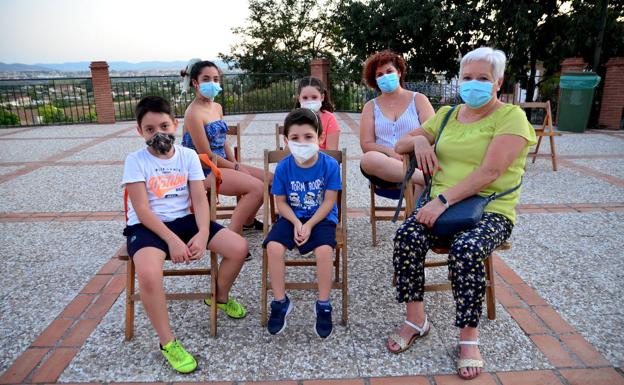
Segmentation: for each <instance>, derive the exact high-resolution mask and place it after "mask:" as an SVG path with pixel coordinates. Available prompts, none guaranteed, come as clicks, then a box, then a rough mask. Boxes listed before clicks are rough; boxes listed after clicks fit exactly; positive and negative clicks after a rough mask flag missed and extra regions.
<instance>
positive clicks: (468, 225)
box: [393, 106, 522, 238]
mask: <svg viewBox="0 0 624 385" xmlns="http://www.w3.org/2000/svg"><path fill="white" fill-rule="evenodd" d="M456 107H457V106H453V107H452V108H451V109H450V110H449V111H448V112H447V113H446V116H445V117H444V120H443V121H442V125H441V126H440V131H439V132H438V136H437V137H436V140H435V143H434V145H433V151H434V153H435V149H436V147H437V144H438V140H440V136H441V135H442V131H444V127H446V124H447V123H448V120H449V117H450V116H451V113H452V112H453V110H454V109H455V108H456ZM416 166H417V165H416V159H415V158H412V159H410V164H409V167H408V169H407V172H406V173H405V178H404V179H403V182H402V183H401V195H400V197H399V205H398V206H397V210H396V211H395V213H394V218H393V221H396V219H397V218H398V216H399V212H400V209H401V206H402V203H403V191H404V189H405V186H406V185H407V183H411V178H412V175H413V174H414V171H415V170H416ZM425 183H426V187H425V189H424V190H423V192H422V193H421V194H420V196H419V197H418V201H417V202H416V206H415V207H416V208H420V207H421V206H422V205H423V204H424V203H425V201H426V199H427V197H429V195H430V193H431V185H432V180H431V178H429V176H427V175H425ZM521 185H522V179H521V180H520V183H519V184H518V185H517V186H515V187H513V188H511V189H509V190H507V191H503V192H502V193H500V194H491V195H489V196H485V197H484V196H481V195H478V194H475V195H473V196H471V197H468V198H465V199H463V200H461V201H459V202H457V203H455V204H453V205H451V206H449V208H447V209H446V210H445V211H444V212H443V213H442V214H441V215H440V216H439V217H438V219H437V220H436V221H435V223H434V224H433V227H432V228H431V230H430V231H431V233H432V234H434V235H437V236H439V237H441V238H449V237H451V236H453V235H455V234H457V233H459V232H460V231H464V230H469V229H472V228H474V227H476V226H477V223H479V221H480V220H481V218H482V217H483V211H484V210H485V207H486V206H487V205H488V203H490V202H491V201H493V200H495V199H498V198H500V197H503V196H505V195H507V194H511V193H512V192H514V191H516V190H517V189H518V188H520V186H521ZM436 199H437V198H436ZM411 214H412V213H410V215H411Z"/></svg>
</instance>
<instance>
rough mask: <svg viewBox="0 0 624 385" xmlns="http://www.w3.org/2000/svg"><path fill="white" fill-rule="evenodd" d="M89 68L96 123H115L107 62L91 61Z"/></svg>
mask: <svg viewBox="0 0 624 385" xmlns="http://www.w3.org/2000/svg"><path fill="white" fill-rule="evenodd" d="M89 68H91V81H92V82H93V95H94V96H95V112H96V113H97V121H98V123H115V107H114V106H113V92H112V91H111V84H110V77H109V76H108V63H106V62H105V61H92V62H91V65H90V66H89Z"/></svg>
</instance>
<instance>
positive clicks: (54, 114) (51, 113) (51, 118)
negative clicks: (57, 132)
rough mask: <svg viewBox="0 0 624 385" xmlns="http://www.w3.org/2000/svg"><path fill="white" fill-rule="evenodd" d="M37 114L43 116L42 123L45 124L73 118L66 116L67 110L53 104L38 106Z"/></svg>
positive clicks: (62, 121) (68, 120) (63, 121)
mask: <svg viewBox="0 0 624 385" xmlns="http://www.w3.org/2000/svg"><path fill="white" fill-rule="evenodd" d="M37 115H39V116H40V117H41V123H43V124H50V123H65V122H70V121H71V119H68V118H67V117H66V116H65V112H63V110H62V109H60V108H57V107H55V106H53V105H51V104H46V105H43V106H39V107H37Z"/></svg>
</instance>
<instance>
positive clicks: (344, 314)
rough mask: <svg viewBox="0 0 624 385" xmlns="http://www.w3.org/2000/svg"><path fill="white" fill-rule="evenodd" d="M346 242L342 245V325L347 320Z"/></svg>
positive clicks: (345, 324)
mask: <svg viewBox="0 0 624 385" xmlns="http://www.w3.org/2000/svg"><path fill="white" fill-rule="evenodd" d="M347 277H348V274H347V242H346V234H345V243H344V245H343V247H342V326H347V323H348V322H349V283H348V280H347Z"/></svg>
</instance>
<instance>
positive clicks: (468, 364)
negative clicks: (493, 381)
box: [457, 340, 485, 380]
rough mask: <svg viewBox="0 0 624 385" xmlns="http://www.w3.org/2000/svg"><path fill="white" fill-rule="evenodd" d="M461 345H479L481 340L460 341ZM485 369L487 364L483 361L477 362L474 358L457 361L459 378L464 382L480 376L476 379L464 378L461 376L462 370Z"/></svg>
mask: <svg viewBox="0 0 624 385" xmlns="http://www.w3.org/2000/svg"><path fill="white" fill-rule="evenodd" d="M459 345H479V340H477V341H459ZM484 367H485V362H484V361H483V360H475V359H473V358H458V359H457V375H458V376H459V378H461V379H463V380H472V379H473V378H477V377H478V375H476V376H474V377H464V376H462V375H461V372H460V370H461V369H467V368H481V369H483V368H484Z"/></svg>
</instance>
